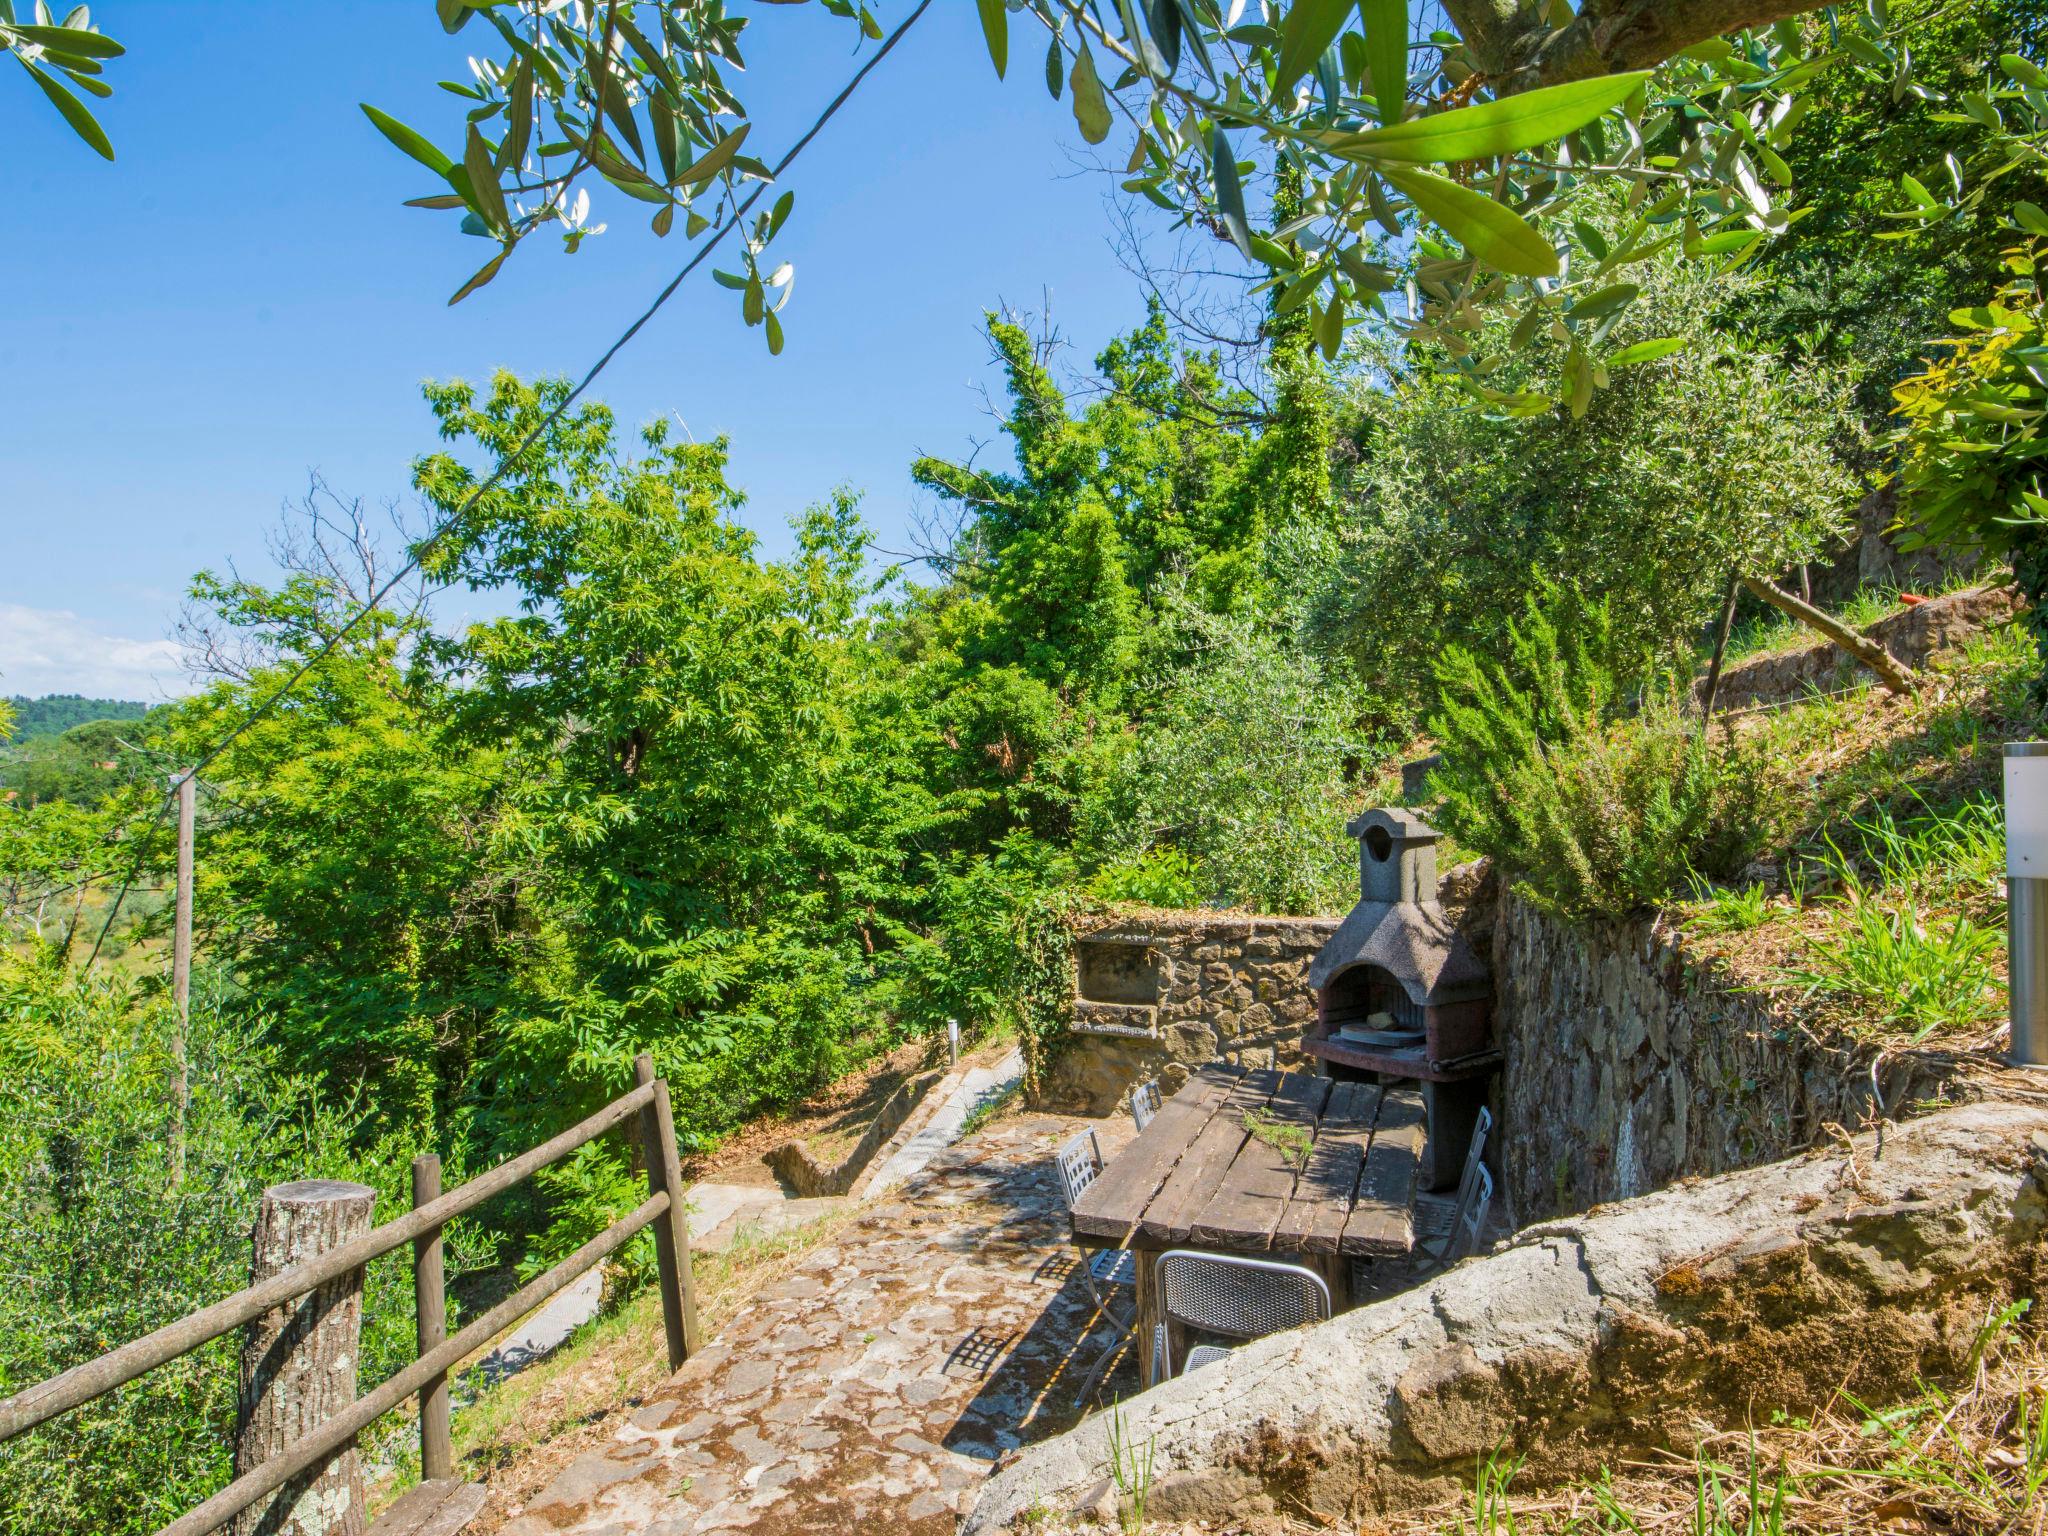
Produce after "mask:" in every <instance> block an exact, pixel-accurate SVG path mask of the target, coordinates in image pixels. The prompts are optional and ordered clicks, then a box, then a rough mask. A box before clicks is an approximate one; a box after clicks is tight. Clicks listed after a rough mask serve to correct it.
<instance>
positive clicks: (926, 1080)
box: [762, 1069, 945, 1199]
mask: <svg viewBox="0 0 2048 1536" xmlns="http://www.w3.org/2000/svg"><path fill="white" fill-rule="evenodd" d="M944 1076H945V1074H944V1073H943V1072H940V1071H937V1070H936V1069H934V1070H930V1071H925V1072H920V1073H918V1074H917V1075H916V1076H915V1077H911V1078H907V1079H905V1080H904V1081H903V1082H902V1083H900V1084H898V1085H897V1088H896V1091H895V1092H894V1093H892V1094H890V1095H889V1097H888V1098H886V1099H884V1100H883V1101H882V1107H881V1108H880V1109H879V1110H877V1111H876V1112H875V1118H874V1119H873V1120H871V1121H869V1122H868V1128H867V1129H866V1130H865V1131H863V1132H862V1133H861V1138H860V1140H859V1141H857V1142H855V1143H854V1145H853V1149H852V1150H851V1151H849V1152H848V1153H847V1154H846V1156H844V1157H842V1158H841V1159H840V1160H839V1161H838V1162H837V1163H834V1164H832V1165H831V1166H829V1167H828V1166H826V1165H824V1164H822V1163H819V1162H817V1161H816V1160H815V1159H813V1158H812V1156H811V1149H810V1148H809V1147H807V1146H805V1145H804V1144H803V1142H801V1141H785V1142H783V1143H782V1145H780V1146H778V1147H773V1148H771V1149H769V1151H768V1153H767V1155H766V1156H765V1157H764V1158H763V1159H762V1160H763V1161H764V1162H766V1163H767V1164H768V1166H769V1167H770V1168H773V1169H774V1170H775V1174H776V1177H777V1178H779V1179H781V1180H783V1181H784V1182H785V1183H787V1184H788V1185H789V1187H790V1188H791V1189H793V1190H795V1191H796V1192H797V1194H798V1195H801V1196H806V1197H809V1198H812V1199H816V1198H819V1197H821V1196H826V1195H843V1194H845V1193H846V1192H847V1191H848V1190H850V1189H852V1188H853V1184H854V1180H856V1179H858V1178H859V1177H860V1176H861V1174H862V1173H863V1172H864V1171H865V1170H866V1168H867V1166H868V1164H869V1163H870V1162H871V1161H873V1159H874V1156H875V1154H876V1153H877V1152H879V1151H881V1149H882V1145H883V1143H884V1142H886V1141H888V1139H889V1138H890V1137H891V1136H893V1135H895V1134H896V1131H897V1129H898V1128H899V1127H900V1126H901V1125H902V1124H903V1122H904V1121H906V1120H908V1119H909V1118H910V1113H911V1111H912V1110H914V1109H916V1108H917V1106H918V1104H919V1103H920V1102H922V1101H923V1099H924V1096H925V1095H926V1094H927V1093H929V1092H930V1091H931V1089H932V1085H933V1084H934V1083H936V1082H938V1081H939V1079H940V1078H942V1077H944Z"/></svg>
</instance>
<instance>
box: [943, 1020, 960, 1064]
mask: <svg viewBox="0 0 2048 1536" xmlns="http://www.w3.org/2000/svg"><path fill="white" fill-rule="evenodd" d="M946 1065H947V1066H948V1067H957V1066H959V1065H960V1021H959V1020H958V1019H948V1020H946Z"/></svg>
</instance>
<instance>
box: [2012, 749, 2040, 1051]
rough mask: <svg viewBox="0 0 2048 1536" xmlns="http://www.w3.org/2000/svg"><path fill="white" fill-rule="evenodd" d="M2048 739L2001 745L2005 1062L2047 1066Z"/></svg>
mask: <svg viewBox="0 0 2048 1536" xmlns="http://www.w3.org/2000/svg"><path fill="white" fill-rule="evenodd" d="M2044 791H2048V741H2012V742H2007V743H2006V747H2005V890H2006V902H2005V910H2006V964H2007V969H2008V971H2009V973H2010V978H2011V979H2010V986H2009V991H2010V996H2011V1002H2012V1037H2011V1040H2010V1041H2009V1043H2008V1049H2007V1055H2006V1059H2007V1060H2009V1061H2010V1062H2011V1063H2012V1064H2013V1065H2014V1066H2016V1067H2039V1066H2048V793H2044Z"/></svg>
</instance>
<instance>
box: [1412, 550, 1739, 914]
mask: <svg viewBox="0 0 2048 1536" xmlns="http://www.w3.org/2000/svg"><path fill="white" fill-rule="evenodd" d="M1507 652H1508V657H1507V660H1506V661H1505V662H1504V663H1500V664H1491V663H1488V662H1486V661H1484V660H1482V658H1481V657H1480V656H1479V655H1477V654H1475V653H1474V652H1473V651H1471V650H1468V649H1466V648H1465V647H1463V646H1455V645H1454V646H1451V647H1449V648H1448V649H1447V650H1446V651H1445V652H1444V655H1443V657H1442V659H1441V661H1440V662H1439V664H1438V667H1437V673H1436V679H1437V685H1438V688H1439V690H1440V697H1441V700H1442V702H1441V704H1440V706H1439V709H1438V712H1437V715H1436V717H1435V718H1434V720H1433V721H1432V722H1431V728H1432V730H1433V731H1434V732H1435V734H1436V737H1437V740H1438V742H1439V745H1440V747H1441V749H1442V752H1443V755H1444V765H1443V767H1441V768H1439V769H1438V770H1437V771H1436V773H1435V774H1434V775H1432V778H1431V784H1432V787H1433V788H1434V790H1435V791H1436V792H1437V793H1438V794H1439V795H1440V796H1441V797H1442V805H1441V807H1440V809H1439V811H1438V813H1437V814H1438V818H1439V820H1440V821H1441V823H1442V825H1443V826H1444V828H1445V829H1446V830H1447V831H1449V832H1451V833H1452V834H1453V835H1455V836H1456V837H1457V839H1458V840H1459V841H1460V842H1461V843H1463V844H1465V845H1466V846H1467V847H1471V848H1475V849H1478V850H1479V851H1481V852H1483V853H1489V854H1492V855H1493V856H1494V857H1495V858H1497V859H1499V860H1500V862H1501V863H1502V864H1503V865H1505V866H1506V867H1507V868H1508V869H1509V870H1510V871H1512V872H1513V873H1514V875H1515V876H1516V877H1517V878H1518V879H1519V880H1520V881H1521V882H1522V883H1523V884H1524V886H1525V887H1526V888H1527V889H1529V890H1531V891H1533V892H1534V893H1535V894H1536V895H1537V896H1539V897H1540V898H1542V899H1543V900H1545V901H1547V902H1549V903H1550V904H1551V905H1553V906H1555V907H1556V908H1557V909H1558V910H1560V911H1562V912H1564V913H1566V914H1569V915H1573V916H1599V917H1621V916H1625V915H1627V914H1629V913H1632V912H1636V911H1639V910H1641V909H1643V908H1645V907H1650V906H1654V905H1656V904H1658V903H1659V902H1661V901H1664V900H1665V899H1667V898H1668V897H1670V896H1671V895H1672V894H1674V893H1676V892H1679V891H1683V890H1685V889H1686V888H1687V887H1688V885H1689V884H1690V883H1691V882H1692V881H1693V880H1694V879H1695V878H1698V877H1704V878H1707V879H1725V878H1727V877H1729V876H1731V875H1733V874H1735V873H1736V872H1737V871H1738V870H1739V869H1741V867H1742V866H1743V864H1744V863H1746V862H1747V861H1748V860H1749V859H1750V858H1751V857H1753V856H1754V854H1755V853H1756V851H1757V850H1758V849H1759V848H1760V847H1762V846H1763V844H1764V843H1765V841H1766V840H1767V838H1768V836H1769V834H1770V831H1771V812H1770V804H1771V795H1770V785H1771V780H1770V775H1769V772H1768V771H1767V765H1766V764H1765V763H1764V762H1763V761H1762V759H1761V758H1760V757H1759V756H1757V755H1756V754H1754V753H1751V752H1747V751H1745V750H1743V749H1742V748H1740V747H1738V746H1735V745H1733V744H1726V743H1721V744H1717V743H1715V742H1713V741H1711V740H1709V739H1708V738H1707V736H1706V735H1705V733H1703V732H1701V731H1700V729H1699V724H1698V721H1697V719H1696V718H1694V717H1693V716H1691V715H1690V714H1689V713H1688V712H1687V711H1686V710H1685V709H1684V708H1683V707H1682V706H1681V704H1680V702H1679V693H1678V689H1677V685H1676V684H1675V682H1674V681H1673V679H1672V678H1671V677H1670V675H1669V674H1668V673H1667V672H1665V671H1663V670H1662V669H1660V668H1657V667H1654V666H1649V665H1646V664H1643V663H1641V662H1638V661H1636V660H1634V659H1633V656H1632V653H1631V651H1630V650H1629V648H1628V647H1627V645H1626V643H1625V642H1620V641H1618V639H1617V636H1616V634H1615V628H1614V624H1613V620H1612V618H1611V617H1610V615H1609V611H1608V606H1607V604H1606V603H1605V602H1598V603H1587V602H1584V601H1582V600H1580V599H1579V598H1578V597H1577V595H1576V594H1573V593H1570V592H1567V591H1561V590H1558V589H1554V588H1553V589H1551V590H1550V591H1549V592H1548V593H1547V594H1546V597H1545V600H1544V601H1543V602H1542V603H1539V602H1538V601H1537V600H1536V599H1535V598H1530V599H1529V600H1528V601H1527V603H1526V605H1525V607H1524V610H1523V616H1522V618H1521V619H1520V620H1519V621H1515V622H1511V623H1510V624H1508V626H1507Z"/></svg>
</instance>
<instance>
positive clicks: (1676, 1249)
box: [962, 1102, 2048, 1536]
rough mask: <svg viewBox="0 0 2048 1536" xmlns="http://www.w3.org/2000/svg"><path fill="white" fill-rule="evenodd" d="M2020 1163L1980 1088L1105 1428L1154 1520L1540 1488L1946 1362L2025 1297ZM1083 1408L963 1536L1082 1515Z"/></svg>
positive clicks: (1726, 1179)
mask: <svg viewBox="0 0 2048 1536" xmlns="http://www.w3.org/2000/svg"><path fill="white" fill-rule="evenodd" d="M1851 1147H1853V1150H1850V1148H1851ZM2044 1179H2048V1107H2042V1106H2039V1105H2025V1104H2017V1103H2010V1102H2006V1103H1985V1104H1972V1105H1967V1106H1963V1107H1961V1108H1957V1109H1952V1110H1947V1111H1944V1112H1942V1113H1939V1114H1935V1115H1930V1116H1928V1117H1927V1118H1925V1119H1922V1120H1919V1121H1915V1122H1912V1123H1910V1124H1908V1125H1905V1126H1899V1127H1891V1128H1889V1129H1888V1130H1887V1132H1886V1134H1885V1136H1884V1142H1883V1145H1882V1148H1880V1147H1879V1145H1878V1142H1877V1140H1876V1136H1875V1134H1870V1135H1864V1136H1860V1137H1857V1138H1855V1139H1854V1141H1853V1143H1851V1144H1849V1146H1846V1147H1845V1146H1839V1145H1838V1146H1837V1147H1836V1148H1835V1149H1833V1150H1832V1151H1826V1152H1815V1153H1810V1154H1808V1155H1806V1156H1804V1157H1800V1158H1795V1159H1793V1160H1791V1161H1789V1162H1784V1163H1777V1164H1773V1165H1770V1166H1768V1167H1763V1168H1752V1169H1747V1170H1744V1171H1741V1172H1738V1173H1732V1174H1726V1175H1723V1176H1721V1177H1718V1178H1714V1179H1702V1180H1692V1181H1688V1182H1686V1183H1685V1184H1682V1185H1679V1186H1677V1187H1674V1188H1671V1189H1666V1190H1662V1191H1659V1192H1657V1193H1655V1194H1650V1195H1644V1196H1642V1197H1640V1198H1638V1199H1634V1200H1629V1201H1625V1202H1621V1203H1618V1204H1614V1205H1609V1206H1600V1207H1595V1208H1594V1209H1593V1210H1592V1211H1589V1212H1587V1213H1586V1214H1585V1215H1583V1216H1581V1217H1578V1218H1575V1219H1572V1220H1567V1221H1557V1222H1551V1223H1548V1224H1545V1225H1541V1226H1537V1227H1533V1228H1530V1229H1528V1230H1525V1231H1524V1232H1522V1233H1521V1234H1520V1235H1519V1236H1518V1237H1517V1238H1516V1240H1515V1241H1514V1243H1513V1244H1512V1246H1510V1247H1507V1248H1505V1249H1503V1250H1501V1251H1499V1252H1496V1253H1494V1254H1491V1255H1488V1256H1486V1257H1484V1258H1480V1259H1475V1260H1469V1261H1467V1262H1466V1263H1464V1264H1462V1265H1460V1266H1458V1267H1457V1268H1455V1269H1453V1270H1451V1271H1450V1272H1448V1273H1447V1274H1445V1275H1443V1276H1441V1277H1439V1278H1438V1279H1437V1280H1436V1281H1434V1282H1433V1283H1432V1284H1430V1285H1428V1286H1427V1287H1425V1288H1423V1289H1420V1290H1416V1291H1412V1292H1409V1293H1408V1294H1406V1295H1403V1296H1398V1297H1395V1298H1393V1299H1391V1300H1388V1301H1384V1302H1381V1303H1379V1304H1377V1305H1375V1306H1371V1307H1364V1308H1361V1309H1359V1310H1357V1311H1354V1312H1349V1313H1346V1314H1344V1315H1343V1316H1341V1317H1339V1318H1336V1319H1335V1320H1333V1321H1331V1322H1329V1323H1325V1324H1322V1325H1320V1326H1318V1327H1315V1328H1310V1329H1304V1330H1300V1331H1297V1332H1294V1333H1290V1334H1284V1335H1280V1336H1278V1337H1275V1338H1270V1339H1265V1340H1262V1341H1260V1342H1258V1343H1256V1344H1253V1345H1249V1346H1247V1347H1246V1348H1244V1349H1241V1350H1239V1351H1237V1352H1236V1353H1235V1354H1233V1355H1232V1356H1231V1357H1230V1358H1229V1359H1228V1360H1226V1361H1225V1362H1223V1363H1221V1364H1219V1365H1215V1366H1211V1367H1209V1368H1207V1369H1205V1370H1202V1371H1198V1372H1196V1373H1195V1374H1193V1375H1191V1376H1186V1377H1182V1378H1180V1379H1178V1380H1176V1381H1172V1382H1169V1383H1166V1384H1165V1385H1163V1386H1160V1387H1157V1388H1155V1389H1153V1390H1152V1391H1150V1392H1147V1393H1145V1394H1143V1395H1141V1396H1139V1397H1137V1398H1134V1399H1131V1400H1129V1401H1128V1402H1126V1403H1125V1404H1124V1405H1123V1408H1122V1418H1123V1421H1124V1435H1125V1438H1126V1441H1127V1443H1130V1444H1133V1445H1138V1446H1144V1445H1146V1444H1147V1443H1148V1442H1150V1443H1151V1444H1152V1445H1153V1446H1154V1447H1155V1454H1156V1463H1155V1466H1156V1471H1157V1482H1156V1483H1155V1485H1154V1489H1153V1495H1152V1499H1151V1504H1150V1512H1151V1514H1152V1516H1153V1517H1155V1518H1157V1519H1158V1520H1160V1521H1164V1522H1171V1521H1175V1520H1200V1519H1215V1518H1218V1517H1219V1516H1224V1517H1228V1518H1234V1519H1244V1518H1249V1517H1251V1516H1254V1515H1261V1514H1270V1513H1279V1512H1285V1513H1288V1514H1290V1515H1296V1516H1298V1515H1300V1514H1301V1513H1303V1511H1304V1510H1305V1509H1310V1510H1316V1511H1320V1512H1324V1513H1327V1514H1330V1515H1333V1516H1345V1517H1348V1518H1352V1519H1356V1518H1357V1517H1358V1515H1359V1514H1360V1513H1361V1512H1364V1511H1369V1510H1378V1511H1389V1510H1394V1509H1399V1508H1404V1507H1412V1506H1414V1505H1417V1504H1420V1503H1424V1502H1428V1501H1430V1500H1434V1499H1437V1498H1440V1497H1443V1496H1445V1495H1446V1494H1448V1493H1451V1492H1453V1491H1455V1489H1456V1488H1458V1487H1460V1486H1469V1483H1470V1480H1471V1477H1472V1474H1473V1471H1474V1469H1475V1468H1476V1466H1477V1464H1478V1462H1479V1461H1480V1459H1481V1458H1483V1457H1484V1456H1486V1455H1487V1454H1489V1453H1491V1452H1493V1451H1495V1450H1496V1449H1498V1450H1500V1451H1503V1452H1505V1453H1506V1454H1509V1455H1512V1456H1517V1457H1522V1458H1525V1459H1524V1461H1523V1465H1522V1470H1521V1471H1520V1473H1519V1474H1518V1475H1517V1485H1518V1486H1520V1487H1541V1486H1544V1485H1545V1484H1548V1483H1554V1482H1557V1481H1560V1480H1563V1479H1568V1478H1578V1477H1586V1476H1590V1475H1592V1474H1593V1473H1594V1472H1596V1471H1597V1470H1598V1468H1599V1466H1600V1465H1601V1464H1602V1463H1603V1462H1610V1461H1612V1460H1613V1459H1614V1458H1615V1457H1616V1456H1617V1455H1622V1454H1631V1453H1640V1452H1641V1451H1644V1450H1647V1449H1651V1448H1655V1447H1669V1448H1672V1449H1676V1450H1679V1451H1681V1452H1683V1451H1687V1450H1689V1449H1690V1447H1691V1445H1692V1443H1693V1441H1694V1439H1695V1438H1696V1437H1697V1435H1698V1434H1699V1433H1700V1432H1701V1431H1702V1430H1704V1429H1706V1428H1708V1427H1718V1426H1720V1425H1723V1424H1726V1423H1730V1422H1739V1421H1740V1419H1741V1416H1742V1415H1743V1414H1744V1413H1751V1414H1756V1415H1766V1414H1768V1413H1770V1412H1771V1411H1772V1410H1774V1409H1778V1408H1783V1409H1785V1410H1787V1411H1789V1412H1794V1413H1799V1412H1805V1411H1809V1410H1810V1409H1812V1408H1813V1407H1815V1406H1817V1405H1818V1404H1820V1403H1821V1402H1823V1401H1824V1400H1826V1399H1827V1398H1828V1397H1830V1396H1831V1395H1832V1394H1834V1393H1835V1392H1837V1391H1838V1390H1841V1389H1843V1388H1846V1389H1848V1390H1849V1391H1851V1392H1854V1393H1856V1394H1857V1395H1858V1396H1860V1397H1864V1398H1866V1400H1869V1399H1876V1400H1883V1399H1885V1398H1887V1397H1889V1396H1895V1395H1897V1394H1899V1393H1902V1392H1905V1391H1908V1390H1910V1389H1911V1387H1912V1385H1913V1382H1914V1380H1915V1378H1916V1377H1920V1376H1926V1377H1929V1378H1940V1377H1942V1376H1945V1375H1952V1374H1953V1373H1955V1372H1956V1371H1958V1370H1960V1369H1961V1368H1962V1366H1963V1365H1964V1363H1965V1362H1966V1361H1967V1359H1968V1357H1969V1353H1970V1349H1971V1345H1972V1343H1973V1341H1974V1339H1975V1337H1976V1333H1977V1330H1978V1329H1979V1328H1980V1327H1981V1326H1982V1324H1983V1322H1984V1320H1985V1318H1986V1316H1987V1314H1988V1312H1989V1310H1990V1309H1991V1308H1993V1307H1995V1306H1998V1305H2001V1304H2003V1303H2004V1302H2005V1301H2007V1300H2009V1299H2011V1298H2012V1297H2013V1296H2015V1295H2020V1294H2031V1293H2036V1292H2038V1289H2039V1282H2040V1280H2041V1278H2042V1275H2043V1271H2044V1269H2048V1262H2044V1258H2048V1244H2044V1231H2048V1203H2044V1196H2043V1182H2044ZM1109 1418H1110V1416H1109V1415H1108V1414H1106V1413H1098V1414H1097V1415H1095V1416H1094V1417H1092V1418H1091V1419H1089V1420H1088V1421H1087V1422H1086V1423H1084V1424H1083V1425H1081V1426H1080V1427H1079V1428H1078V1429H1075V1430H1073V1431H1071V1432H1070V1433H1068V1434H1065V1435H1061V1436H1059V1437H1057V1438H1055V1439H1052V1440H1048V1441H1046V1442H1044V1443H1042V1444H1040V1445H1037V1446H1034V1447H1032V1448H1031V1449H1030V1450H1028V1451H1026V1452H1025V1453H1024V1454H1023V1456H1022V1457H1021V1458H1019V1459H1018V1460H1017V1461H1015V1462H1014V1463H1013V1464H1011V1465H1010V1466H1008V1467H1007V1468H1005V1469H1004V1470H1003V1471H1001V1472H1000V1473H998V1474H997V1475H996V1476H995V1477H994V1478H993V1479H992V1480H991V1481H990V1482H989V1483H988V1485H987V1486H986V1487H985V1488H984V1490H983V1491H982V1494H981V1496H980V1498H979V1500H978V1502H977V1503H976V1505H975V1508H974V1510H973V1512H972V1514H971V1515H970V1516H969V1518H968V1520H967V1521H966V1523H965V1525H964V1526H963V1527H962V1530H963V1533H965V1536H989V1533H994V1532H998V1531H1010V1530H1013V1529H1014V1530H1022V1529H1023V1528H1024V1522H1025V1520H1026V1519H1027V1511H1030V1510H1031V1509H1032V1508H1033V1507H1034V1506H1037V1507H1038V1508H1040V1509H1041V1510H1047V1509H1049V1510H1051V1511H1053V1512H1055V1513H1058V1514H1061V1515H1067V1514H1068V1513H1069V1512H1073V1511H1092V1510H1096V1509H1098V1508H1099V1506H1100V1504H1101V1500H1102V1493H1103V1488H1102V1481H1103V1479H1104V1477H1105V1476H1106V1474H1107V1469H1108V1466H1109V1427H1110V1425H1109ZM1083 1523H1084V1524H1085V1523H1086V1520H1085V1518H1084V1521H1083Z"/></svg>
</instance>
